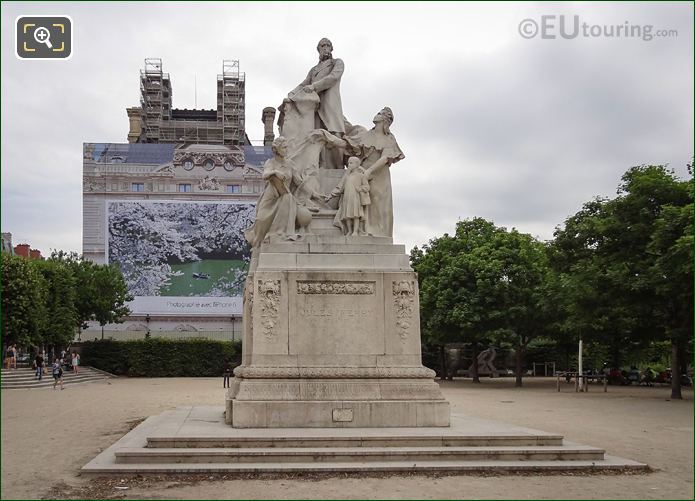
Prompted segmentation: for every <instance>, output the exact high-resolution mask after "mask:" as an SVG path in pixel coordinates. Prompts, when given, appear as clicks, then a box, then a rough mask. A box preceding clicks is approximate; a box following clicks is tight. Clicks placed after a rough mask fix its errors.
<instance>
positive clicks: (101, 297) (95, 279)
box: [50, 251, 133, 330]
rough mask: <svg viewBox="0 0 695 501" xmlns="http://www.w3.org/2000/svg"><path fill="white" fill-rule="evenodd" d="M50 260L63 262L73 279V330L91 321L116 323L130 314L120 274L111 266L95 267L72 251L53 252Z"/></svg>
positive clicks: (123, 282)
mask: <svg viewBox="0 0 695 501" xmlns="http://www.w3.org/2000/svg"><path fill="white" fill-rule="evenodd" d="M50 259H51V260H55V261H58V262H61V263H64V264H65V266H67V267H68V268H69V269H70V270H71V271H72V274H73V276H74V277H75V280H76V289H75V327H76V328H77V329H79V330H81V329H84V328H86V326H87V322H88V321H90V320H94V321H97V322H99V324H100V325H101V326H104V325H106V324H108V323H120V322H122V317H124V316H127V315H128V314H130V310H129V309H128V307H127V306H126V304H125V303H126V302H127V301H131V300H132V299H133V298H132V296H130V295H129V294H128V290H127V287H126V284H125V281H124V279H123V275H122V273H121V271H120V270H119V269H118V268H117V267H115V266H112V265H105V264H101V265H100V264H96V263H93V262H91V261H88V260H86V259H83V258H82V257H81V256H80V255H79V254H77V253H76V252H64V251H54V252H53V253H52V254H51V258H50Z"/></svg>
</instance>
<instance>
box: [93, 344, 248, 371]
mask: <svg viewBox="0 0 695 501" xmlns="http://www.w3.org/2000/svg"><path fill="white" fill-rule="evenodd" d="M240 355H241V343H239V342H225V341H212V340H208V339H185V340H180V339H161V338H150V339H138V340H134V341H113V340H101V341H99V340H97V341H88V342H85V343H83V345H82V356H81V360H80V361H81V363H83V364H85V365H91V366H92V367H96V368H97V369H101V370H104V371H106V372H110V373H112V374H116V375H127V376H143V377H197V376H220V375H221V374H222V371H223V368H224V362H225V359H229V360H230V362H231V363H232V365H233V366H235V365H238V364H239V360H240Z"/></svg>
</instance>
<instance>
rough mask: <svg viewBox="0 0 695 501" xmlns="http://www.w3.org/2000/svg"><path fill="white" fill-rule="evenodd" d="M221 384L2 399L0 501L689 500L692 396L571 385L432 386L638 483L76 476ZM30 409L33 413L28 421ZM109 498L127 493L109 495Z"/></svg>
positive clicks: (138, 382)
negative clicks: (630, 465) (597, 450)
mask: <svg viewBox="0 0 695 501" xmlns="http://www.w3.org/2000/svg"><path fill="white" fill-rule="evenodd" d="M221 386H222V384H221V378H220V379H213V378H197V379H193V378H172V379H116V380H112V381H110V382H109V383H106V382H104V383H94V384H85V385H79V386H74V387H71V388H66V390H65V391H62V392H61V391H58V390H56V391H53V390H51V389H43V390H3V391H2V478H1V479H2V485H1V488H0V494H1V497H2V499H17V498H34V499H36V498H41V497H63V498H74V497H82V498H84V497H101V498H106V497H113V498H139V499H162V498H170V499H195V498H202V499H234V498H242V499H243V498H246V499H258V498H264V499H272V498H313V499H316V498H319V499H320V498H323V499H335V498H351V499H355V498H381V499H399V498H422V499H437V498H438V499H445V498H469V499H470V498H477V499H499V498H514V499H524V498H529V499H590V498H602V499H609V498H610V499H692V498H693V394H692V391H691V390H687V389H686V390H685V391H684V397H685V399H684V400H683V401H669V400H668V396H669V393H670V392H669V389H668V388H666V387H663V388H658V387H657V388H645V387H638V388H635V387H609V390H608V393H603V392H602V391H601V389H600V388H599V387H592V388H591V391H590V392H589V393H586V394H577V393H575V392H574V390H573V386H572V385H567V386H563V391H562V392H560V393H557V392H556V391H555V381H554V380H552V379H541V378H539V379H529V380H527V381H526V386H525V387H524V388H522V389H515V388H513V380H511V379H495V380H483V382H482V384H480V385H473V384H472V383H471V382H470V381H469V380H457V381H454V382H448V381H446V382H443V383H442V388H443V390H444V394H445V396H446V397H447V398H448V399H449V400H450V402H451V405H452V412H453V413H459V414H467V415H471V416H476V417H483V418H488V419H492V420H496V421H501V422H506V423H510V424H514V425H519V426H526V427H530V428H536V429H541V430H545V431H549V432H557V433H561V434H563V435H565V437H566V438H567V439H568V440H570V441H573V442H579V443H582V444H586V445H593V446H597V447H602V448H604V449H606V451H607V452H608V453H609V454H613V455H617V456H622V457H625V458H629V459H634V460H637V461H641V462H645V463H648V464H649V465H650V466H651V467H652V468H654V469H655V470H656V471H654V472H653V473H649V474H640V475H588V476H587V475H579V476H577V475H549V476H495V477H488V476H470V475H466V476H461V475H449V476H446V475H438V476H426V475H379V476H365V475H347V476H345V475H335V476H330V477H326V476H286V477H277V476H273V477H261V478H258V477H253V476H247V477H245V478H240V477H233V478H232V477H228V478H227V479H219V478H218V479H212V480H210V479H209V478H207V477H176V478H171V477H165V478H163V477H154V478H144V479H123V480H125V482H122V483H121V482H120V480H121V479H118V478H115V479H108V480H94V479H87V478H84V477H80V476H79V469H80V467H82V466H83V465H84V464H85V463H87V462H88V461H89V460H91V459H92V458H93V457H94V456H95V455H96V454H97V453H98V452H100V451H101V450H103V449H104V448H106V447H107V446H109V445H111V444H112V443H113V442H115V441H116V439H117V438H119V437H120V436H122V435H123V434H124V433H126V432H127V431H128V430H129V429H130V428H132V427H133V426H135V425H136V424H137V423H138V422H139V421H140V420H142V419H143V418H145V417H147V416H149V415H152V414H157V413H159V412H161V411H163V410H166V409H171V408H174V407H177V406H179V405H222V403H223V400H224V393H223V390H222V388H221ZM37 409H40V410H39V411H37ZM116 487H128V489H117V488H116Z"/></svg>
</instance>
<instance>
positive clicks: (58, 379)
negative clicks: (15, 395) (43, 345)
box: [4, 344, 80, 390]
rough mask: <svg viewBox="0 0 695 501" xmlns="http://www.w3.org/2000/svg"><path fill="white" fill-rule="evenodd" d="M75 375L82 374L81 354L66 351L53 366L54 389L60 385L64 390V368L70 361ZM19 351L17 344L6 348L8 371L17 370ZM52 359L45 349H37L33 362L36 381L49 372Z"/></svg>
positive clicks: (5, 357)
mask: <svg viewBox="0 0 695 501" xmlns="http://www.w3.org/2000/svg"><path fill="white" fill-rule="evenodd" d="M68 357H69V362H70V367H71V368H72V371H73V373H74V374H79V373H80V354H79V353H77V352H76V351H75V350H73V351H72V353H68V351H66V350H62V351H61V352H60V357H56V358H55V359H54V361H53V364H52V365H51V374H52V376H53V380H54V382H53V389H55V388H56V387H57V385H58V384H60V389H61V390H62V389H63V373H64V371H63V366H64V365H65V364H66V361H67V360H68ZM17 358H18V350H17V345H16V344H10V345H8V346H7V347H6V348H5V356H4V367H5V368H6V369H16V368H17ZM49 360H50V358H49V357H48V356H47V355H46V350H45V349H37V350H36V355H35V356H34V360H33V368H34V379H37V380H39V381H41V380H42V379H43V376H44V375H45V374H47V372H48V363H49Z"/></svg>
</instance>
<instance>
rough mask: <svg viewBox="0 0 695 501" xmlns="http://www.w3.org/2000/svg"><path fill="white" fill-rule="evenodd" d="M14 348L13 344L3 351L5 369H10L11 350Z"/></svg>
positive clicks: (7, 345)
mask: <svg viewBox="0 0 695 501" xmlns="http://www.w3.org/2000/svg"><path fill="white" fill-rule="evenodd" d="M11 347H12V345H11V344H6V345H5V348H4V349H3V350H2V362H3V365H2V366H3V367H4V368H5V369H9V368H10V348H11Z"/></svg>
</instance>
